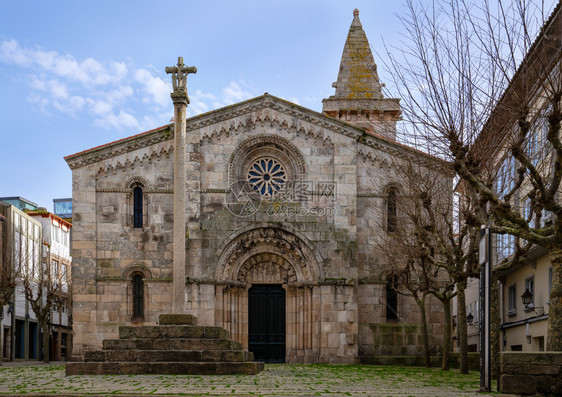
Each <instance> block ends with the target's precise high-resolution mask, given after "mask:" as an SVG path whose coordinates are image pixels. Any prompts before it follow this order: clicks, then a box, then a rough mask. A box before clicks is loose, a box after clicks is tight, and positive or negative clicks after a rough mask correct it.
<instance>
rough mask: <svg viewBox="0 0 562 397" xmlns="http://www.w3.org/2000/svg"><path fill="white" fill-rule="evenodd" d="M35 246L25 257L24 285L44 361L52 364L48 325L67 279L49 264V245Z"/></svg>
mask: <svg viewBox="0 0 562 397" xmlns="http://www.w3.org/2000/svg"><path fill="white" fill-rule="evenodd" d="M32 243H33V247H30V249H28V254H27V255H26V256H25V257H23V258H22V259H23V261H24V262H23V263H22V275H21V283H22V286H23V290H24V294H25V298H26V300H27V301H28V302H29V304H30V306H31V309H32V310H33V312H34V313H35V316H36V317H37V321H38V322H39V324H40V326H41V331H42V333H43V341H42V344H43V361H44V362H46V363H48V362H49V361H50V352H49V335H50V329H49V325H50V324H49V322H50V315H51V310H52V308H53V305H54V304H55V302H56V301H57V300H58V299H59V295H60V293H61V291H62V286H63V282H64V280H62V277H61V273H60V272H59V269H58V267H57V266H55V264H54V263H51V262H50V258H51V255H50V248H51V247H50V246H49V245H48V244H46V243H41V242H40V241H33V242H32Z"/></svg>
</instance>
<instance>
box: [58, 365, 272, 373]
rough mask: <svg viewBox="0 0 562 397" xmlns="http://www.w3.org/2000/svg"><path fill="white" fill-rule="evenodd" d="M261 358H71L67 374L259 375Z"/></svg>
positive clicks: (262, 367) (261, 369) (261, 366)
mask: <svg viewBox="0 0 562 397" xmlns="http://www.w3.org/2000/svg"><path fill="white" fill-rule="evenodd" d="M263 369H264V363H259V362H240V363H237V362H228V363H225V362H68V363H66V375H141V374H157V375H239V374H243V375H255V374H258V373H259V372H261V371H263Z"/></svg>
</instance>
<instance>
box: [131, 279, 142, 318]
mask: <svg viewBox="0 0 562 397" xmlns="http://www.w3.org/2000/svg"><path fill="white" fill-rule="evenodd" d="M142 317H144V281H143V279H142V275H140V274H135V275H134V276H133V318H142Z"/></svg>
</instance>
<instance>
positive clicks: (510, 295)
mask: <svg viewBox="0 0 562 397" xmlns="http://www.w3.org/2000/svg"><path fill="white" fill-rule="evenodd" d="M507 302H508V304H507V310H508V311H507V315H508V316H513V315H515V314H516V313H517V290H516V289H515V284H513V285H510V286H509V287H508V289H507Z"/></svg>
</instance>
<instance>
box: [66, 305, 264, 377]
mask: <svg viewBox="0 0 562 397" xmlns="http://www.w3.org/2000/svg"><path fill="white" fill-rule="evenodd" d="M196 323H197V319H196V318H195V317H194V316H191V315H187V314H163V315H161V316H160V321H159V325H156V326H139V327H134V326H124V327H119V339H108V340H104V341H103V349H102V350H93V351H87V352H85V354H84V361H83V362H69V363H67V364H66V375H105V374H118V375H119V374H121V375H138V374H167V375H172V374H176V375H177V374H186V375H232V374H247V375H254V374H257V373H259V372H261V371H263V369H264V364H263V363H258V362H254V361H253V359H254V355H253V353H251V352H249V351H246V350H242V346H241V344H240V343H239V342H236V341H233V340H231V339H229V335H228V332H227V331H226V330H224V329H223V328H220V327H203V326H198V325H197V324H196Z"/></svg>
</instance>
